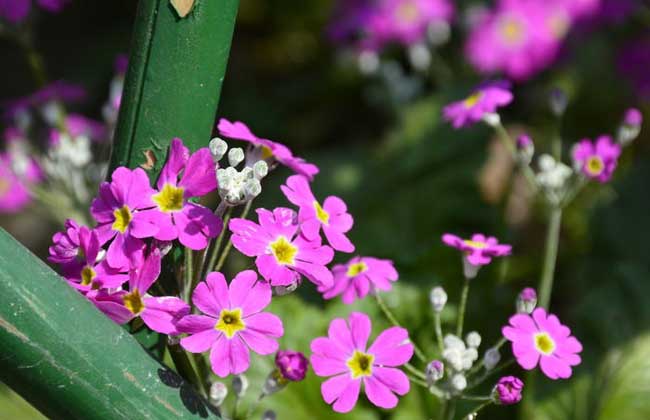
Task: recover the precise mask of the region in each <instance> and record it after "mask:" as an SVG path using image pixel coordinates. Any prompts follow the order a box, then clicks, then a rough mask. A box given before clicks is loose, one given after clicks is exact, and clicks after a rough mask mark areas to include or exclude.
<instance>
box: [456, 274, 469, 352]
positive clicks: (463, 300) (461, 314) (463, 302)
mask: <svg viewBox="0 0 650 420" xmlns="http://www.w3.org/2000/svg"><path fill="white" fill-rule="evenodd" d="M467 295H469V279H467V278H466V279H465V283H463V290H462V291H461V294H460V306H459V307H458V324H457V325H456V335H457V336H458V337H459V338H461V339H462V336H463V323H464V322H465V310H466V308H467Z"/></svg>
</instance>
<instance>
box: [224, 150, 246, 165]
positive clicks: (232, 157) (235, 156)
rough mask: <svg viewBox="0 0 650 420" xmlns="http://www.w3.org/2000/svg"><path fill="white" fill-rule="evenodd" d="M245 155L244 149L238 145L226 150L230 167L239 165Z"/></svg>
mask: <svg viewBox="0 0 650 420" xmlns="http://www.w3.org/2000/svg"><path fill="white" fill-rule="evenodd" d="M245 157H246V155H245V154H244V149H242V148H240V147H233V148H232V149H230V150H229V151H228V163H229V164H230V166H232V167H235V166H237V165H239V164H240V163H241V162H242V161H243V160H244V158H245Z"/></svg>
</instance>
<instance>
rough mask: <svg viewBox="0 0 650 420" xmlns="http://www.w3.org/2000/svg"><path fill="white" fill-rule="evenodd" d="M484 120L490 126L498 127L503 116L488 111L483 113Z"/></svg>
mask: <svg viewBox="0 0 650 420" xmlns="http://www.w3.org/2000/svg"><path fill="white" fill-rule="evenodd" d="M483 121H484V122H485V123H486V124H487V125H489V126H490V127H496V126H497V125H499V124H501V117H500V116H499V114H497V113H494V112H488V113H486V114H485V115H483Z"/></svg>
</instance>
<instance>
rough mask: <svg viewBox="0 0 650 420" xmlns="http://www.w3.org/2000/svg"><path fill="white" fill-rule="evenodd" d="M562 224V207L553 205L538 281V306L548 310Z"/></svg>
mask: <svg viewBox="0 0 650 420" xmlns="http://www.w3.org/2000/svg"><path fill="white" fill-rule="evenodd" d="M561 225H562V209H561V208H558V207H554V208H553V209H552V210H551V217H550V220H549V223H548V230H547V231H546V251H545V252H544V265H543V268H542V277H541V279H540V281H539V288H538V289H539V306H540V307H542V308H544V309H546V310H547V311H548V309H549V305H550V302H551V291H552V290H553V278H554V276H555V264H556V261H557V253H558V247H559V243H560V227H561Z"/></svg>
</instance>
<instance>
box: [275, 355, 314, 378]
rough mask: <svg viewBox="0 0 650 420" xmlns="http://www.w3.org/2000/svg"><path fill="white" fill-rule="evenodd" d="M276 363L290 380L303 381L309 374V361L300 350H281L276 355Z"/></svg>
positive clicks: (283, 374)
mask: <svg viewBox="0 0 650 420" xmlns="http://www.w3.org/2000/svg"><path fill="white" fill-rule="evenodd" d="M275 365H276V366H277V368H278V369H279V370H280V373H281V374H282V376H283V377H284V378H285V379H287V380H289V381H294V382H297V381H302V380H303V379H305V376H306V375H307V369H308V367H309V361H308V360H307V358H306V357H305V355H304V354H302V353H301V352H299V351H292V350H280V351H278V352H277V354H276V355H275Z"/></svg>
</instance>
